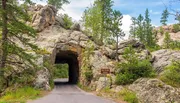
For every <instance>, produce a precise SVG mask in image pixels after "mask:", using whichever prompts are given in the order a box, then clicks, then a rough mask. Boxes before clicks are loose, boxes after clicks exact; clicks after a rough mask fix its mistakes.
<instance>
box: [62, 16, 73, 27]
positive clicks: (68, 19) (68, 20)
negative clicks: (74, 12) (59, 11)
mask: <svg viewBox="0 0 180 103" xmlns="http://www.w3.org/2000/svg"><path fill="white" fill-rule="evenodd" d="M63 20H64V24H65V25H64V28H65V29H70V28H71V26H72V25H73V22H72V18H71V17H69V16H68V15H67V14H64V16H63Z"/></svg>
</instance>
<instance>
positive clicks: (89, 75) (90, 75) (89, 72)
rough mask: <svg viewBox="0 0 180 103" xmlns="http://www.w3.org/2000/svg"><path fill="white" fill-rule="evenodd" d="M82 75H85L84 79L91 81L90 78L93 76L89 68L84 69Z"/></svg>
mask: <svg viewBox="0 0 180 103" xmlns="http://www.w3.org/2000/svg"><path fill="white" fill-rule="evenodd" d="M84 75H85V79H86V80H87V81H91V80H92V78H93V72H92V70H90V69H88V70H86V71H85V72H84Z"/></svg>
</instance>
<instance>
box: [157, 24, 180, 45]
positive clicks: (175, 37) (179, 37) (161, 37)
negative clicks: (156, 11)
mask: <svg viewBox="0 0 180 103" xmlns="http://www.w3.org/2000/svg"><path fill="white" fill-rule="evenodd" d="M162 29H163V31H164V34H165V32H169V34H170V37H171V39H172V40H178V41H179V40H180V32H177V33H174V32H173V31H174V30H173V25H167V26H162ZM156 30H157V31H160V27H158V28H156ZM164 34H161V33H160V32H158V34H157V39H158V42H157V44H158V45H160V46H162V45H163V41H164V38H165V35H164Z"/></svg>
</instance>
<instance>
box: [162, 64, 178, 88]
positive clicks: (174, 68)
mask: <svg viewBox="0 0 180 103" xmlns="http://www.w3.org/2000/svg"><path fill="white" fill-rule="evenodd" d="M160 79H161V80H162V81H163V82H165V83H167V84H169V85H171V86H174V87H180V62H177V61H175V62H173V63H172V65H170V66H167V67H166V68H165V71H164V72H163V73H162V74H161V77H160Z"/></svg>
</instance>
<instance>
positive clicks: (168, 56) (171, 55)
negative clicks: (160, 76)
mask: <svg viewBox="0 0 180 103" xmlns="http://www.w3.org/2000/svg"><path fill="white" fill-rule="evenodd" d="M152 55H153V58H154V62H153V67H154V68H155V70H156V72H157V73H161V72H162V71H163V70H164V67H166V66H168V65H170V64H171V63H172V61H173V60H180V51H178V50H167V49H163V50H158V51H155V52H153V53H152Z"/></svg>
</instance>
